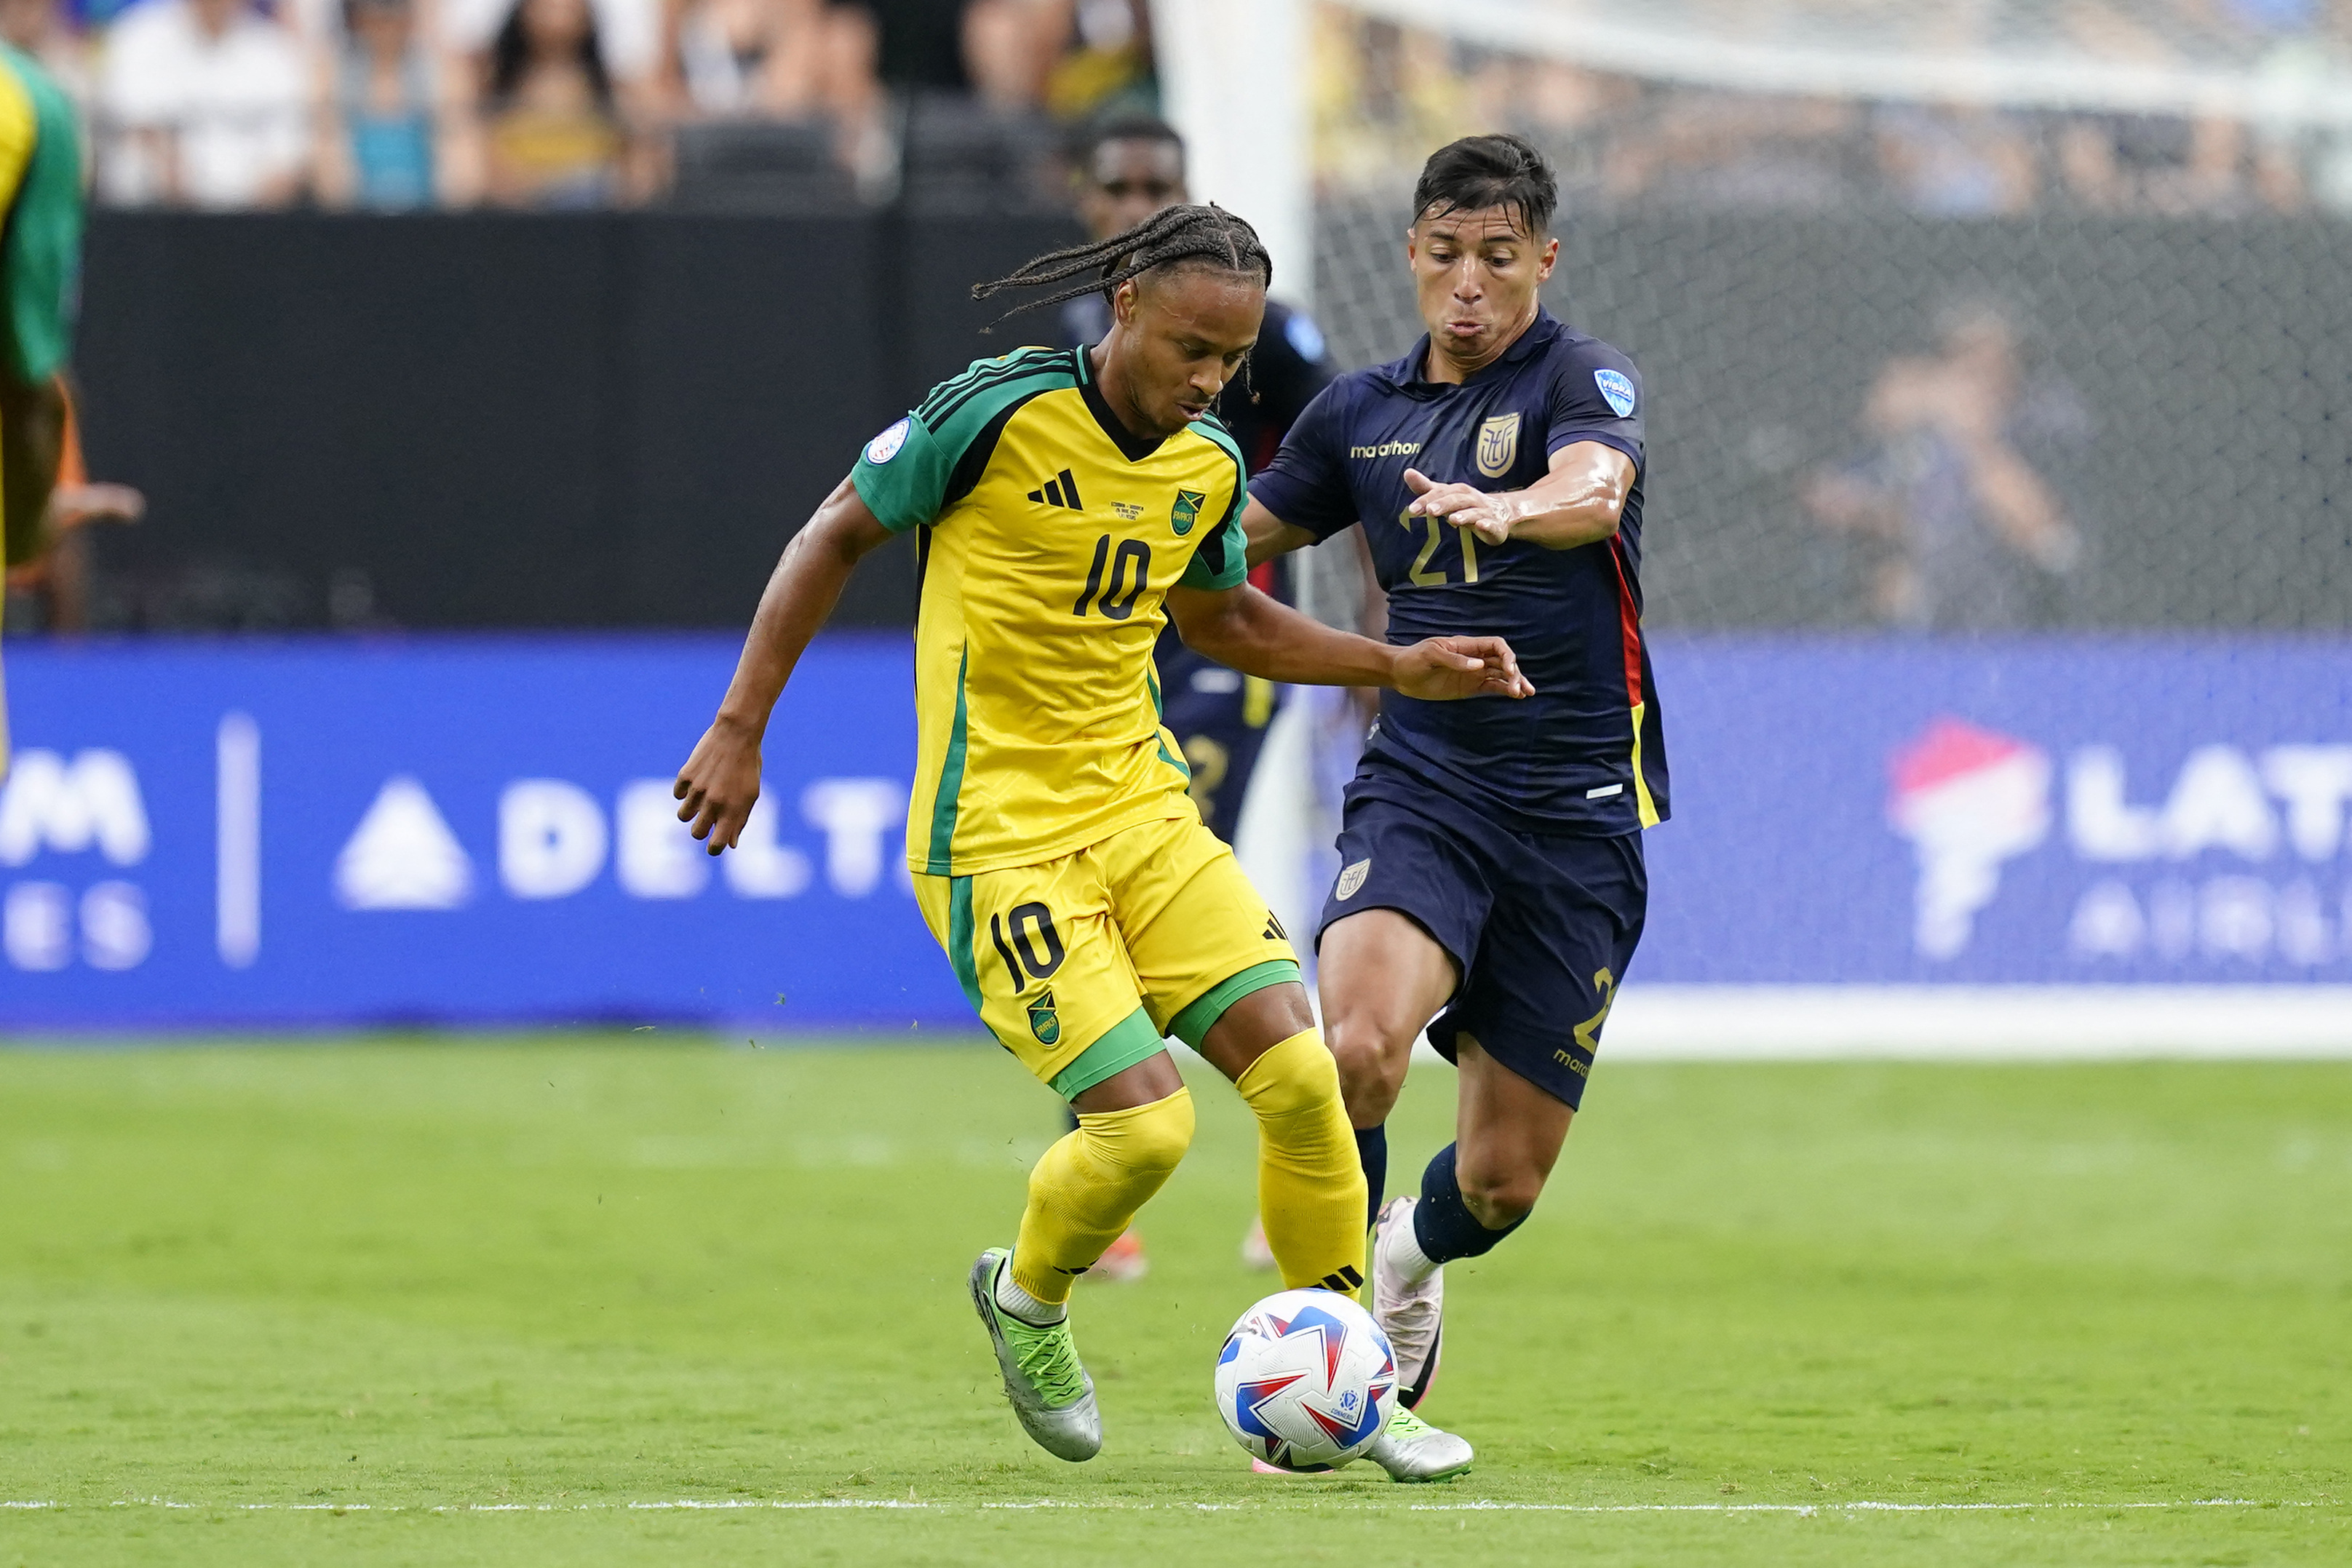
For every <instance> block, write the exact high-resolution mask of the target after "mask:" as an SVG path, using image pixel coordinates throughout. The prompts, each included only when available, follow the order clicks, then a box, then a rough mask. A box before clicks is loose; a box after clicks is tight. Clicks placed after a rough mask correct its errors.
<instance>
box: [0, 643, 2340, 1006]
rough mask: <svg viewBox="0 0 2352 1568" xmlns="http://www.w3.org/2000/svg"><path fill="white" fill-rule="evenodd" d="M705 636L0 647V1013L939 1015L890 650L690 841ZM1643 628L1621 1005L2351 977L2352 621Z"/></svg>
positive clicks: (865, 663) (714, 693)
mask: <svg viewBox="0 0 2352 1568" xmlns="http://www.w3.org/2000/svg"><path fill="white" fill-rule="evenodd" d="M734 653H735V642H734V640H733V639H732V638H731V637H705V636H677V637H642V638H598V639H585V638H583V639H576V640H547V639H535V640H510V639H431V640H427V639H417V640H408V641H386V642H383V643H374V642H364V643H341V642H330V641H325V640H320V641H298V642H289V643H255V642H246V643H173V642H162V641H159V642H151V643H96V644H89V645H85V646H81V647H68V646H57V645H33V644H25V643H18V644H16V645H14V646H12V648H11V649H10V652H9V654H8V662H7V669H6V674H7V681H8V689H9V700H10V706H11V710H12V717H13V720H14V726H13V727H14V730H15V736H16V759H15V767H14V768H13V770H12V771H11V773H10V776H9V778H8V780H7V782H6V784H5V789H0V1028H5V1029H10V1030H19V1031H21V1030H44V1029H60V1028H62V1029H108V1028H130V1027H142V1028H145V1027H154V1026H158V1025H166V1026H170V1025H179V1026H186V1027H191V1028H204V1027H221V1026H229V1025H238V1024H247V1023H277V1024H285V1025H299V1024H309V1023H330V1024H333V1023H349V1024H371V1025H373V1024H396V1023H404V1022H419V1023H488V1022H499V1021H511V1022H533V1023H550V1024H576V1023H584V1022H616V1023H637V1022H646V1021H659V1020H683V1021H699V1022H704V1023H709V1024H712V1025H725V1026H728V1027H740V1028H745V1029H747V1030H751V1032H752V1034H753V1035H754V1036H755V1037H756V1035H757V1033H758V1032H759V1031H760V1030H772V1031H788V1030H796V1029H817V1028H824V1029H838V1028H842V1027H860V1028H866V1029H873V1030H897V1031H900V1032H902V1033H903V1032H904V1031H907V1030H909V1029H913V1028H936V1027H941V1026H946V1027H951V1028H957V1029H964V1030H969V1029H970V1028H971V1027H972V1025H971V1018H970V1015H969V1013H968V1011H967V1009H966V1008H965V1006H964V1003H963V1001H962V998H961V994H960V993H959V991H958V989H957V987H956V983H955V980H954V977H953V976H952V973H951V972H950V969H949V967H948V966H947V964H946V962H945V960H944V959H943V958H942V957H941V956H940V953H939V950H938V949H937V947H936V946H934V945H933V943H932V941H931V939H930V937H929V934H928V933H927V932H926V931H925V929H924V928H923V925H922V922H921V919H920V917H919V915H918V914H917V912H916V908H915V903H914V899H913V896H912V893H911V889H910V886H909V883H908V878H907V876H906V873H904V871H903V870H902V869H901V867H902V859H901V855H900V852H899V841H900V832H901V829H902V825H903V818H904V812H905V809H906V800H907V791H908V783H909V781H910V780H909V774H910V771H911V768H912V760H913V752H914V722H913V714H912V704H911V685H912V659H911V653H910V649H909V646H908V641H907V639H906V638H905V637H903V636H902V635H879V634H877V635H841V636H835V637H831V638H827V639H825V640H824V641H821V642H820V643H818V644H817V645H816V646H815V647H814V649H812V650H811V652H810V653H809V655H808V658H807V659H806V661H805V662H804V663H803V666H802V669H801V672H800V674H799V675H798V677H797V678H796V679H795V681H794V683H793V688H792V690H791V691H790V692H789V693H788V694H787V695H786V697H785V699H784V702H783V704H782V707H781V708H780V709H779V712H778V715H777V719H776V723H775V725H774V727H772V730H771V732H770V737H769V742H768V746H767V749H766V756H765V787H766V788H765V795H764V797H763V800H762V801H761V808H760V810H759V811H758V813H756V814H755V815H754V817H753V819H752V821H751V827H750V829H749V831H747V832H746V833H745V835H744V839H743V844H742V847H741V848H740V850H738V851H735V852H730V854H728V855H727V856H725V857H723V858H722V859H720V860H719V861H717V862H712V861H711V860H709V858H708V857H707V856H705V855H703V854H702V853H701V852H700V851H699V848H698V846H697V845H696V844H694V843H693V841H691V840H690V839H688V837H687V836H686V833H685V831H684V829H683V828H682V827H680V826H679V824H678V823H677V821H676V819H675V816H674V810H673V807H672V804H671V801H670V798H669V787H670V779H671V777H672V775H673V773H674V771H675V769H676V768H677V764H678V762H679V760H680V759H682V758H684V756H685V755H686V753H687V751H688V748H689V747H691V746H692V744H693V742H694V739H695V737H696V736H697V735H698V733H699V731H700V728H701V726H702V724H703V723H704V722H705V720H706V718H707V716H709V713H710V711H711V709H712V707H713V706H714V705H715V704H716V702H717V700H718V697H719V694H720V693H721V691H722V690H723V689H724V687H725V685H726V681H727V677H728V674H729V672H730V669H731V667H732V664H733V659H734ZM1654 653H1655V664H1656V669H1657V675H1658V683H1659V687H1660V689H1661V692H1662V694H1663V701H1664V711H1665V725H1666V743H1667V752H1668V756H1669V758H1670V761H1671V764H1672V770H1673V779H1674V791H1673V800H1674V810H1675V816H1674V820H1673V821H1670V822H1668V823H1666V824H1664V826H1662V827H1660V828H1658V829H1655V830H1654V831H1652V832H1651V833H1650V834H1649V836H1648V847H1649V855H1650V863H1651V868H1652V901H1651V917H1650V925H1649V929H1648V934H1647V936H1645V938H1644V940H1643V946H1642V948H1641V951H1640V953H1639V955H1638V956H1637V957H1636V959H1635V963H1634V969H1633V975H1632V976H1631V977H1629V981H1630V985H1629V989H1631V988H1639V987H1641V986H1643V985H1645V984H1646V985H1653V986H1662V987H1663V986H1669V985H1671V986H1675V987H1691V988H1705V987H1706V986H1709V985H1725V986H1733V985H1737V986H1743V987H1752V986H1758V985H1792V986H1822V985H1850V986H1856V987H1867V986H1884V985H1902V986H1906V987H1916V986H1920V985H1936V984H1939V983H1948V984H1954V985H1967V986H1974V987H1982V986H1988V985H1996V986H1998V985H2007V986H2021V987H2031V986H2053V985H2063V986H2081V985H2126V986H2154V985H2189V984H2194V985H2200V986H2213V985H2244V986H2272V987H2282V988H2302V987H2309V986H2311V985H2314V984H2315V983H2326V984H2333V985H2342V984H2344V983H2346V982H2347V980H2352V858H2347V820H2346V814H2347V807H2352V643H2345V642H2341V641H2321V640H2310V639H2305V640H2289V639H2276V640H2257V639H2229V640H2189V639H2156V638H2145V639H2105V638H2102V639H2036V640H2008V641H1999V642H1986V641H1950V642H1940V641H1934V640H1910V639H1876V638H1853V639H1831V638H1806V639H1795V638H1769V639H1765V638H1757V639H1745V638H1741V639H1731V638H1711V637H1710V638H1670V637H1668V638H1661V639H1659V641H1658V643H1657V645H1656V647H1655V650H1654ZM1300 847H1301V850H1302V852H1304V851H1305V850H1306V849H1307V846H1304V845H1302V846H1300Z"/></svg>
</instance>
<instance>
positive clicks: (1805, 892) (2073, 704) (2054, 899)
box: [1635, 638, 2352, 986]
mask: <svg viewBox="0 0 2352 1568" xmlns="http://www.w3.org/2000/svg"><path fill="white" fill-rule="evenodd" d="M1657 666H1658V678H1659V684H1660V685H1661V687H1662V688H1663V689H1664V694H1665V703H1666V715H1667V717H1666V740H1667V748H1668V752H1669V754H1670V756H1671V757H1672V758H1673V764H1674V802H1675V820H1674V821H1672V822H1670V823H1667V824H1666V825H1665V826H1664V827H1663V828H1661V829H1659V830H1658V831H1654V832H1653V833H1652V834H1650V836H1649V849H1650V854H1651V864H1652V868H1653V879H1652V892H1651V924H1650V927H1649V935H1648V936H1647V937H1646V938H1645V940H1644V944H1643V950H1642V954H1641V956H1640V958H1639V959H1638V960H1637V967H1636V969H1635V975H1636V977H1640V978H1643V979H1646V980H1648V981H1651V982H1653V983H1656V982H1668V983H1676V982H1680V983H1706V982H1713V983H1723V982H1735V983H1744V984H1751V985H1752V984H1777V985H1786V984H1797V985H1809V984H1824V983H1831V984H1854V983H1867V984H1902V985H1920V984H1965V985H2014V984H2034V985H2048V984H2063V985H2075V986H2079V985H2113V984H2119V983H2120V984H2135V985H2146V984H2150V983H2158V984H2166V985H2214V984H2225V985H2226V984H2242V983H2245V982H2282V983H2289V984H2298V985H2300V984H2307V983H2310V982H2314V981H2329V982H2335V983H2338V984H2340V983H2342V982H2343V981H2345V980H2346V979H2347V978H2352V940H2347V916H2352V909H2347V893H2352V876H2347V859H2346V856H2345V849H2346V843H2345V811H2346V807H2347V803H2352V643H2346V642H2342V641H2333V640H2321V639H2315V638H2314V639H2287V638H2277V639H2267V640H2263V639H2252V638H2233V639H2227V640H2221V639H2189V638H2176V639H2158V638H2102V639H2085V638H2068V639H2057V638H2051V639H2004V640H1954V641H1950V642H1938V641H1929V640H1912V639H1892V638H1889V639H1875V638H1855V639H1849V640H1832V639H1809V640H1804V641H1790V640H1772V641H1746V640H1732V639H1707V640H1699V641H1677V642H1672V643H1666V645H1665V646H1664V648H1662V649H1661V650H1660V652H1659V653H1658V655H1657Z"/></svg>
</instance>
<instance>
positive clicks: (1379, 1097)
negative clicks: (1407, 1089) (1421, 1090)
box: [1330, 1020, 1412, 1127]
mask: <svg viewBox="0 0 2352 1568" xmlns="http://www.w3.org/2000/svg"><path fill="white" fill-rule="evenodd" d="M1330 1042H1331V1056H1332V1059H1333V1061H1334V1063H1335V1064H1336V1066H1337V1069H1338V1071H1339V1092H1340V1094H1341V1095H1342V1097H1344V1098H1345V1099H1346V1101H1347V1103H1348V1117H1349V1120H1350V1121H1352V1122H1353V1123H1355V1124H1356V1125H1358V1126H1360V1127H1376V1126H1378V1125H1380V1124H1381V1123H1382V1122H1385V1121H1387V1120H1388V1118H1389V1112H1390V1111H1391V1110H1392V1109H1394V1107H1395V1105H1396V1103H1397V1096H1398V1095H1399V1094H1400V1093H1402V1092H1403V1090H1404V1073H1405V1067H1406V1065H1407V1063H1408V1062H1409V1061H1410V1060H1411V1058H1412V1047H1411V1045H1410V1044H1408V1045H1407V1047H1406V1048H1405V1049H1404V1050H1403V1051H1394V1050H1391V1047H1390V1042H1389V1040H1388V1037H1387V1034H1386V1032H1385V1031H1383V1030H1379V1029H1377V1028H1374V1027H1372V1026H1370V1024H1368V1023H1365V1022H1361V1021H1356V1020H1349V1021H1348V1022H1345V1023H1341V1022H1336V1021H1335V1022H1334V1023H1333V1024H1332V1026H1331V1030H1330Z"/></svg>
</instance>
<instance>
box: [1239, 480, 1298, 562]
mask: <svg viewBox="0 0 2352 1568" xmlns="http://www.w3.org/2000/svg"><path fill="white" fill-rule="evenodd" d="M1242 532H1243V533H1244V534H1245V535H1247V536H1248V537H1249V563H1250V564H1251V565H1252V566H1258V565H1261V564H1263V563H1265V562H1266V561H1269V560H1272V559H1274V558H1275V557H1276V556H1278V555H1288V554H1289V553H1290V552H1291V551H1292V550H1295V549H1306V548H1307V546H1308V545H1311V544H1313V543H1314V542H1315V536H1314V535H1313V534H1311V533H1309V532H1308V531H1307V529H1305V528H1298V527H1297V526H1295V525H1293V524H1290V523H1286V522H1284V521H1283V520H1282V519H1281V518H1280V517H1276V516H1275V515H1274V514H1273V513H1272V512H1269V511H1267V510H1266V509H1265V502H1263V501H1261V500H1259V499H1258V498H1257V497H1255V496H1252V497H1250V499H1249V505H1247V506H1246V507H1243V508H1242Z"/></svg>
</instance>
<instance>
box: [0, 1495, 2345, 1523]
mask: <svg viewBox="0 0 2352 1568" xmlns="http://www.w3.org/2000/svg"><path fill="white" fill-rule="evenodd" d="M1291 1495H1292V1496H1297V1495H1299V1494H1297V1493H1293V1494H1291ZM76 1506H80V1505H76V1504H72V1503H66V1502H59V1501H58V1500H55V1499H26V1500H18V1501H9V1500H0V1509H8V1508H14V1509H51V1510H58V1511H63V1510H65V1509H68V1508H73V1507H76ZM88 1506H104V1507H108V1508H163V1509H181V1510H216V1511H222V1512H242V1513H593V1512H598V1511H623V1512H643V1511H683V1512H726V1511H736V1510H753V1511H785V1512H799V1511H813V1510H824V1509H868V1510H881V1511H909V1512H918V1513H920V1512H939V1513H961V1512H983V1511H984V1512H1000V1511H1030V1510H1037V1509H1055V1510H1070V1511H1080V1512H1100V1513H1121V1512H1148V1511H1153V1510H1162V1509H1164V1510H1168V1511H1174V1512H1180V1513H1227V1512H1238V1511H1247V1510H1252V1509H1256V1508H1260V1507H1264V1506H1265V1500H1262V1499H1250V1500H1244V1501H1239V1502H1166V1503H1162V1502H1139V1501H1129V1500H1120V1499H1108V1498H1107V1499H1102V1500H1096V1501H1090V1502H1070V1501H1063V1500H1056V1499H1052V1498H1040V1499H1038V1500H1035V1501H1034V1502H922V1501H919V1500H914V1499H910V1498H909V1499H898V1498H821V1499H811V1500H784V1499H774V1498H710V1499H705V1498H675V1499H668V1500H656V1501H646V1502H467V1503H436V1504H419V1503H383V1504H378V1503H369V1502H238V1503H203V1502H184V1501H181V1500H177V1499H173V1498H161V1497H139V1498H123V1499H120V1500H116V1501H113V1502H110V1503H106V1504H103V1505H88ZM1320 1506H1322V1507H1325V1508H1330V1509H1336V1510H1340V1511H1381V1512H1386V1511H1391V1510H1389V1509H1387V1508H1385V1507H1383V1506H1382V1505H1381V1504H1379V1503H1374V1502H1368V1501H1364V1500H1360V1499H1359V1500H1346V1501H1341V1500H1329V1501H1327V1502H1325V1503H1323V1504H1321V1505H1320ZM2343 1506H2344V1502H2343V1500H2341V1499H2336V1498H2322V1499H2315V1500H2262V1499H2257V1498H2243V1497H2205V1498H2180V1499H2175V1500H2158V1501H2153V1502H2149V1501H2140V1502H2079V1501H2067V1502H2050V1501H2043V1502H1872V1501H1860V1502H1622V1503H1580V1502H1494V1501H1489V1500H1475V1501H1468V1502H1415V1503H1406V1504H1405V1505H1404V1511H1407V1512H1412V1513H1594V1514H1598V1513H1725V1514H1729V1513H1787V1514H1795V1515H1798V1516H1801V1517H1805V1518H1811V1517H1816V1516H1819V1515H1822V1514H1832V1513H2031V1512H2033V1511H2038V1510H2057V1509H2066V1510H2080V1511H2110V1512H2113V1511H2125V1510H2135V1511H2139V1510H2155V1509H2194V1508H2341V1507H2343Z"/></svg>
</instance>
